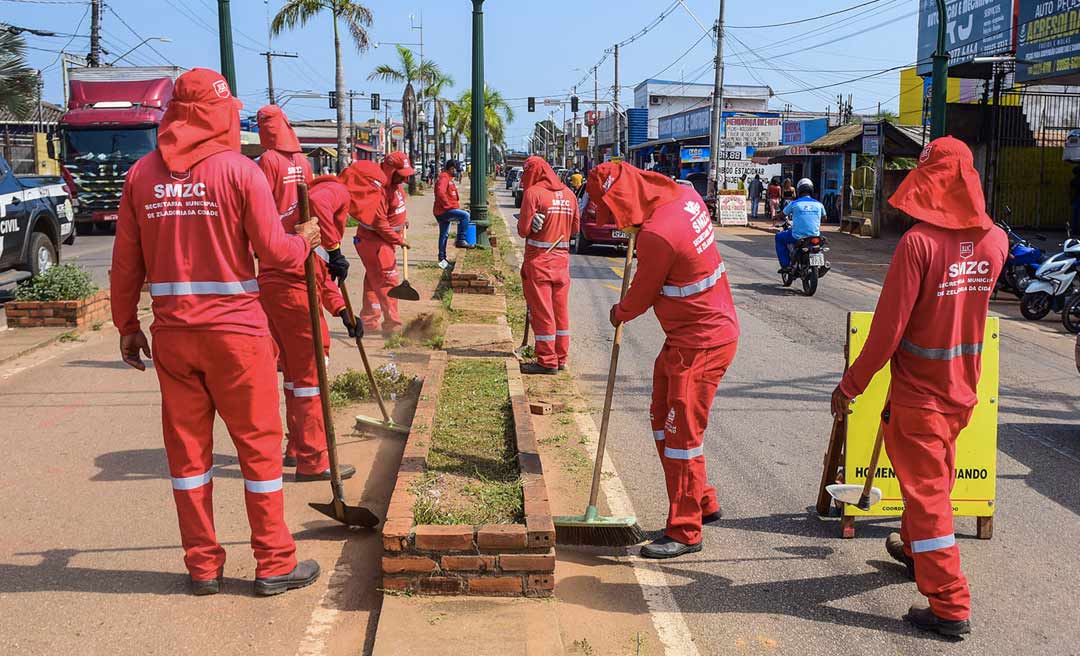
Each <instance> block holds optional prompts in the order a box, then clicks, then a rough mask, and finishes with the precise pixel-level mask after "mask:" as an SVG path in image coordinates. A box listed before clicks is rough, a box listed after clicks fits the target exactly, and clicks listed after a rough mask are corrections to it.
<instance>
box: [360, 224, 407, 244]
mask: <svg viewBox="0 0 1080 656" xmlns="http://www.w3.org/2000/svg"><path fill="white" fill-rule="evenodd" d="M359 226H360V227H361V228H363V229H364V230H370V231H371V232H375V228H374V226H369V225H368V224H366V223H361V224H359ZM390 229H391V230H393V231H394V232H401V231H402V230H404V229H405V226H404V225H399V226H390ZM353 241H355V239H354V240H353Z"/></svg>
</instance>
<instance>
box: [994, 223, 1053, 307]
mask: <svg viewBox="0 0 1080 656" xmlns="http://www.w3.org/2000/svg"><path fill="white" fill-rule="evenodd" d="M1005 213H1006V215H1007V216H1008V217H1009V218H1012V210H1011V209H1009V208H1008V207H1006V208H1005ZM996 223H997V226H998V227H999V228H1001V229H1002V230H1004V231H1005V234H1006V235H1007V236H1008V238H1009V254H1008V256H1007V257H1006V258H1005V266H1004V267H1002V269H1001V275H1000V276H999V277H998V281H997V285H996V286H995V289H994V292H995V293H996V292H998V291H1006V292H1009V293H1010V294H1014V295H1015V296H1016V298H1021V299H1022V298H1023V297H1024V292H1025V291H1027V288H1028V285H1030V284H1031V282H1032V281H1033V280H1034V279H1035V272H1036V270H1038V268H1039V265H1040V264H1042V263H1043V262H1044V261H1046V253H1044V252H1043V250H1042V249H1041V248H1039V247H1038V246H1034V245H1032V244H1031V242H1029V241H1027V240H1026V239H1024V238H1023V237H1021V236H1020V235H1018V234H1016V233H1015V232H1014V231H1013V229H1012V226H1010V225H1009V224H1008V223H1006V222H1005V221H1001V220H998V221H996ZM1040 238H1041V239H1046V238H1045V237H1042V236H1041V235H1036V239H1040Z"/></svg>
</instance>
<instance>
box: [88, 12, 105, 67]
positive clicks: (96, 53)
mask: <svg viewBox="0 0 1080 656" xmlns="http://www.w3.org/2000/svg"><path fill="white" fill-rule="evenodd" d="M86 65H87V66H101V0H90V55H89V56H88V57H87V58H86Z"/></svg>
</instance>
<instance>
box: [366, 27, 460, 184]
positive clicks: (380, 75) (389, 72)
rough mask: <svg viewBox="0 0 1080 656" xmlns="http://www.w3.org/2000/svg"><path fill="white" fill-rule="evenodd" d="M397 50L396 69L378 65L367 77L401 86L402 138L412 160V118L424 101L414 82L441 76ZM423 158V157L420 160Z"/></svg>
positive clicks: (410, 54)
mask: <svg viewBox="0 0 1080 656" xmlns="http://www.w3.org/2000/svg"><path fill="white" fill-rule="evenodd" d="M396 47H397V55H398V60H397V68H394V66H393V65H391V64H380V65H378V66H376V67H375V70H374V71H372V72H371V75H368V79H369V80H378V81H380V82H390V83H393V84H400V83H402V82H404V83H405V90H404V91H403V92H402V94H401V116H402V119H403V121H404V122H405V139H406V140H407V141H408V142H409V157H410V158H411V159H413V160H415V159H416V118H417V112H418V111H419V109H420V106H422V105H423V102H424V99H423V98H420V100H419V102H418V101H417V98H416V89H415V88H414V87H413V83H414V82H423V83H424V84H425V85H427V84H430V83H431V82H432V80H434V79H436V78H437V77H438V76H440V75H442V71H441V70H440V69H439V66H438V64H436V63H435V62H433V61H431V60H428V61H426V62H424V63H422V64H421V63H420V60H419V58H417V56H416V54H415V53H414V52H413V51H412V50H409V49H408V48H406V47H404V46H396ZM421 159H423V158H421ZM415 184H416V182H415V179H414V180H410V181H409V191H410V192H413V191H415Z"/></svg>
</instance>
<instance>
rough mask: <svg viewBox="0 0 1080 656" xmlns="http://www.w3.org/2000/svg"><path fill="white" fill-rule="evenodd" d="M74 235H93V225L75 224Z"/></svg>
mask: <svg viewBox="0 0 1080 656" xmlns="http://www.w3.org/2000/svg"><path fill="white" fill-rule="evenodd" d="M75 234H77V235H79V236H80V237H86V236H88V235H92V234H94V224H93V223H83V222H80V223H76V224H75Z"/></svg>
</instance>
